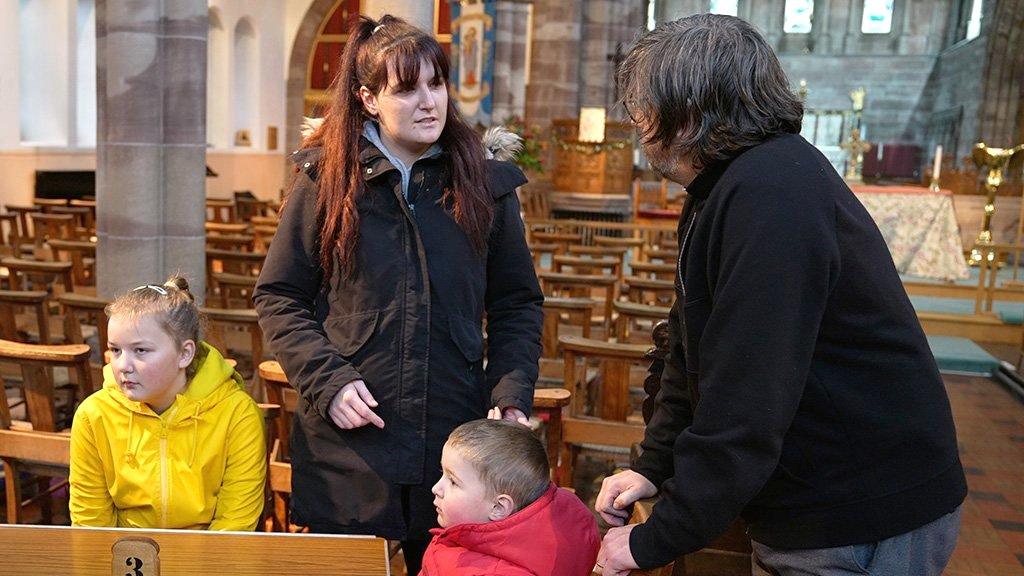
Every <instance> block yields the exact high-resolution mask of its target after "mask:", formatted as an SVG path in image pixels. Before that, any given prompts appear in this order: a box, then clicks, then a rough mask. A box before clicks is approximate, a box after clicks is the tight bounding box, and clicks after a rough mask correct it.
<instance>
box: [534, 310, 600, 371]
mask: <svg viewBox="0 0 1024 576" xmlns="http://www.w3.org/2000/svg"><path fill="white" fill-rule="evenodd" d="M593 313H594V301H593V300H591V299H589V298H553V297H545V298H544V331H543V334H542V335H541V343H542V345H543V352H542V356H543V357H544V358H560V357H561V351H560V350H559V349H558V337H559V332H560V328H561V325H562V317H563V315H564V316H566V317H567V318H568V319H569V320H570V321H572V320H575V322H572V324H574V325H576V326H579V327H580V335H581V336H583V337H584V338H590V324H591V322H592V317H593Z"/></svg>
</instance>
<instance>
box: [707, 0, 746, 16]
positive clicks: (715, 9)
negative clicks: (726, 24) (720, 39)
mask: <svg viewBox="0 0 1024 576" xmlns="http://www.w3.org/2000/svg"><path fill="white" fill-rule="evenodd" d="M739 7H740V1H739V0H711V7H710V8H709V9H708V12H711V13H712V14H726V15H729V16H737V15H738V14H739Z"/></svg>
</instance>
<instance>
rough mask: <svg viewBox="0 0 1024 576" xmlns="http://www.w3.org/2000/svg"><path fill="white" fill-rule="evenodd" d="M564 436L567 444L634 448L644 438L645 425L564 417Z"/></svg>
mask: <svg viewBox="0 0 1024 576" xmlns="http://www.w3.org/2000/svg"><path fill="white" fill-rule="evenodd" d="M562 438H563V440H564V442H565V443H566V444H600V445H602V446H618V447H620V448H632V446H633V445H634V444H639V443H640V442H641V441H642V440H643V439H644V427H643V426H637V425H635V424H626V423H622V422H607V421H604V420H597V419H593V420H590V419H586V418H564V419H563V420H562Z"/></svg>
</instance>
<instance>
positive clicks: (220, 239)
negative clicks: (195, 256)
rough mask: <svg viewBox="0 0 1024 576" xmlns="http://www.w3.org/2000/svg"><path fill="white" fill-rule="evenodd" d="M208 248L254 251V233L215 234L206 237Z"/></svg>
mask: <svg viewBox="0 0 1024 576" xmlns="http://www.w3.org/2000/svg"><path fill="white" fill-rule="evenodd" d="M206 248H207V249H210V248H213V249H216V250H234V251H236V252H252V250H253V236H252V234H213V235H209V236H207V237H206Z"/></svg>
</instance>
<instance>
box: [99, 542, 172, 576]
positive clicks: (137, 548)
mask: <svg viewBox="0 0 1024 576" xmlns="http://www.w3.org/2000/svg"><path fill="white" fill-rule="evenodd" d="M111 552H113V556H114V557H113V563H112V568H113V569H112V571H111V576H160V557H159V554H160V545H159V544H157V543H156V541H155V540H153V539H152V538H146V537H144V536H128V537H125V538H121V539H120V540H118V541H117V542H114V546H113V547H112V548H111ZM125 567H127V568H128V571H127V572H125Z"/></svg>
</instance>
